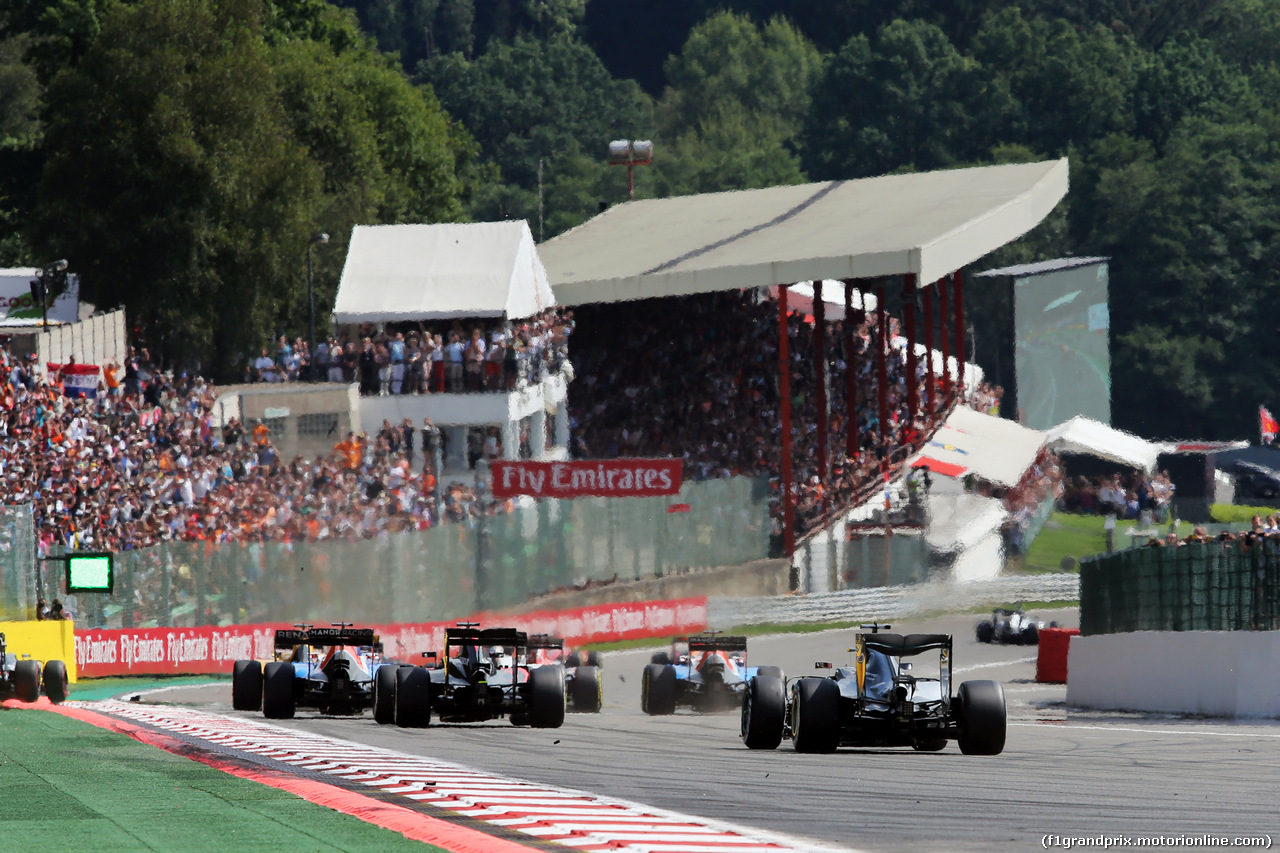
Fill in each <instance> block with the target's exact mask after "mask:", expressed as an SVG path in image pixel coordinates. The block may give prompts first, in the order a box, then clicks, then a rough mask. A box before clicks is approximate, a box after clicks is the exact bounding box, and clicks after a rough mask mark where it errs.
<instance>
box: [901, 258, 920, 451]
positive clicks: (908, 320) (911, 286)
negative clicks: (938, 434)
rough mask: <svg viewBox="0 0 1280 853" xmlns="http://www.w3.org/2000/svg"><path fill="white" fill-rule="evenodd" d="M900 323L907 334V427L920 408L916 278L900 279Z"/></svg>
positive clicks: (912, 276) (913, 423)
mask: <svg viewBox="0 0 1280 853" xmlns="http://www.w3.org/2000/svg"><path fill="white" fill-rule="evenodd" d="M902 315H903V316H902V322H903V326H904V329H903V331H905V332H906V333H907V426H914V425H915V422H916V412H917V411H918V410H919V408H920V388H919V386H918V385H917V384H916V382H917V379H916V277H915V275H914V274H913V273H907V274H906V275H905V276H903V278H902Z"/></svg>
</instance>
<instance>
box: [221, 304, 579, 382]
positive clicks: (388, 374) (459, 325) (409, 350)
mask: <svg viewBox="0 0 1280 853" xmlns="http://www.w3.org/2000/svg"><path fill="white" fill-rule="evenodd" d="M573 328H574V319H573V312H572V311H568V310H561V309H556V308H553V309H549V310H547V311H543V312H542V313H540V314H538V315H536V316H534V317H530V318H527V319H525V320H517V321H509V320H498V321H494V322H492V323H490V324H488V325H487V326H486V325H482V324H479V323H475V322H471V323H466V324H464V322H463V321H462V320H452V321H449V322H447V323H446V322H415V323H388V324H385V325H383V326H381V327H377V326H374V325H372V324H367V323H366V324H363V325H361V326H360V327H358V328H355V329H353V330H352V331H350V332H349V333H344V334H341V335H333V336H330V337H327V338H325V339H323V340H320V341H318V342H317V343H316V351H315V353H314V354H313V353H311V351H310V347H309V346H308V344H307V342H306V341H304V340H302V339H301V338H295V339H294V341H293V343H290V342H289V339H288V337H287V336H285V335H281V336H280V337H279V338H278V339H277V341H276V344H275V348H274V351H272V350H271V349H269V348H267V347H263V348H262V350H261V351H260V354H259V355H258V357H257V358H255V359H254V360H253V361H252V362H251V363H250V364H249V365H248V366H247V367H246V369H245V376H244V378H245V381H246V382H300V381H316V382H345V383H348V384H350V383H359V386H360V393H361V394H364V395H367V396H372V395H383V396H386V395H388V394H439V393H446V392H447V393H451V394H457V393H467V392H482V391H491V392H499V391H510V390H513V389H515V388H517V387H519V386H520V385H522V384H524V383H535V382H537V381H539V379H540V378H541V376H542V375H543V373H544V372H545V373H554V372H556V371H558V370H559V369H560V368H561V366H562V365H563V364H564V362H565V360H566V359H567V358H568V351H569V336H570V335H571V334H572V333H573Z"/></svg>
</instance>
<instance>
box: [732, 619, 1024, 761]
mask: <svg viewBox="0 0 1280 853" xmlns="http://www.w3.org/2000/svg"><path fill="white" fill-rule="evenodd" d="M888 627H890V626H888V625H863V626H862V628H863V629H864V632H863V633H859V634H858V635H857V643H856V645H855V647H854V648H852V649H850V650H849V651H851V652H854V653H855V658H854V664H853V666H851V667H839V668H836V670H835V674H834V675H831V676H829V677H812V676H811V677H807V678H798V679H794V680H793V681H792V682H791V684H790V685H789V686H790V688H791V690H790V696H788V695H787V686H788V685H786V684H785V683H784V681H783V680H782V679H780V678H775V677H772V676H768V675H757V676H756V677H755V678H753V679H751V683H750V685H749V686H748V688H747V691H746V697H745V699H744V701H743V703H742V741H743V743H745V744H746V745H747V746H748V747H749V748H751V749H775V748H776V747H777V746H778V744H779V743H781V742H782V738H783V737H790V738H791V740H792V743H793V744H794V745H795V749H796V752H834V751H835V750H836V748H837V747H840V746H864V747H865V746H909V747H912V748H913V749H917V750H920V751H923V752H935V751H937V750H940V749H944V748H945V747H946V745H947V741H948V740H958V741H959V742H960V751H961V752H963V753H964V754H966V755H999V754H1000V753H1001V752H1002V751H1003V750H1004V741H1005V702H1004V688H1003V687H1002V686H1001V685H1000V682H998V681H966V682H965V683H963V684H961V685H960V690H959V691H958V692H957V694H956V695H955V696H954V697H952V695H951V636H950V635H949V634H906V635H902V634H883V633H879V630H880V629H881V628H888ZM867 629H869V630H870V633H865V631H866V630H867ZM929 651H937V653H938V667H937V670H936V673H930V674H925V673H923V672H921V671H919V670H918V669H917V667H919V668H920V669H923V668H924V667H925V666H927V665H928V663H929V662H928V661H927V660H918V661H907V660H905V658H915V657H917V656H919V655H922V654H924V653H925V652H929ZM817 667H818V668H819V669H831V668H832V666H831V664H829V663H819V664H817Z"/></svg>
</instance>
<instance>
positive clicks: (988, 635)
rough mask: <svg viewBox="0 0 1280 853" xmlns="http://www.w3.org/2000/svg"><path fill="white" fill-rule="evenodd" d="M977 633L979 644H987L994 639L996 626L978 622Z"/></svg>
mask: <svg viewBox="0 0 1280 853" xmlns="http://www.w3.org/2000/svg"><path fill="white" fill-rule="evenodd" d="M977 633H978V642H979V643H989V642H991V641H992V640H994V639H995V638H996V626H995V625H993V624H992V623H991V622H979V623H978V632H977Z"/></svg>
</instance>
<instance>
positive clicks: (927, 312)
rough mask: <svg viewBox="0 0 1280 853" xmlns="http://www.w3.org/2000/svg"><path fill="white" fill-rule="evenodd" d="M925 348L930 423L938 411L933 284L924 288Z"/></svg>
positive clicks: (925, 401) (926, 395) (925, 383)
mask: <svg viewBox="0 0 1280 853" xmlns="http://www.w3.org/2000/svg"><path fill="white" fill-rule="evenodd" d="M923 307H924V350H925V358H927V359H928V362H926V363H927V364H928V365H929V369H928V370H927V371H926V372H925V377H924V379H925V382H924V405H925V409H926V410H927V412H928V414H929V423H933V417H934V414H935V412H936V411H937V410H936V409H935V408H934V405H933V393H934V387H933V386H934V372H933V285H929V286H928V287H926V288H924V306H923Z"/></svg>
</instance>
